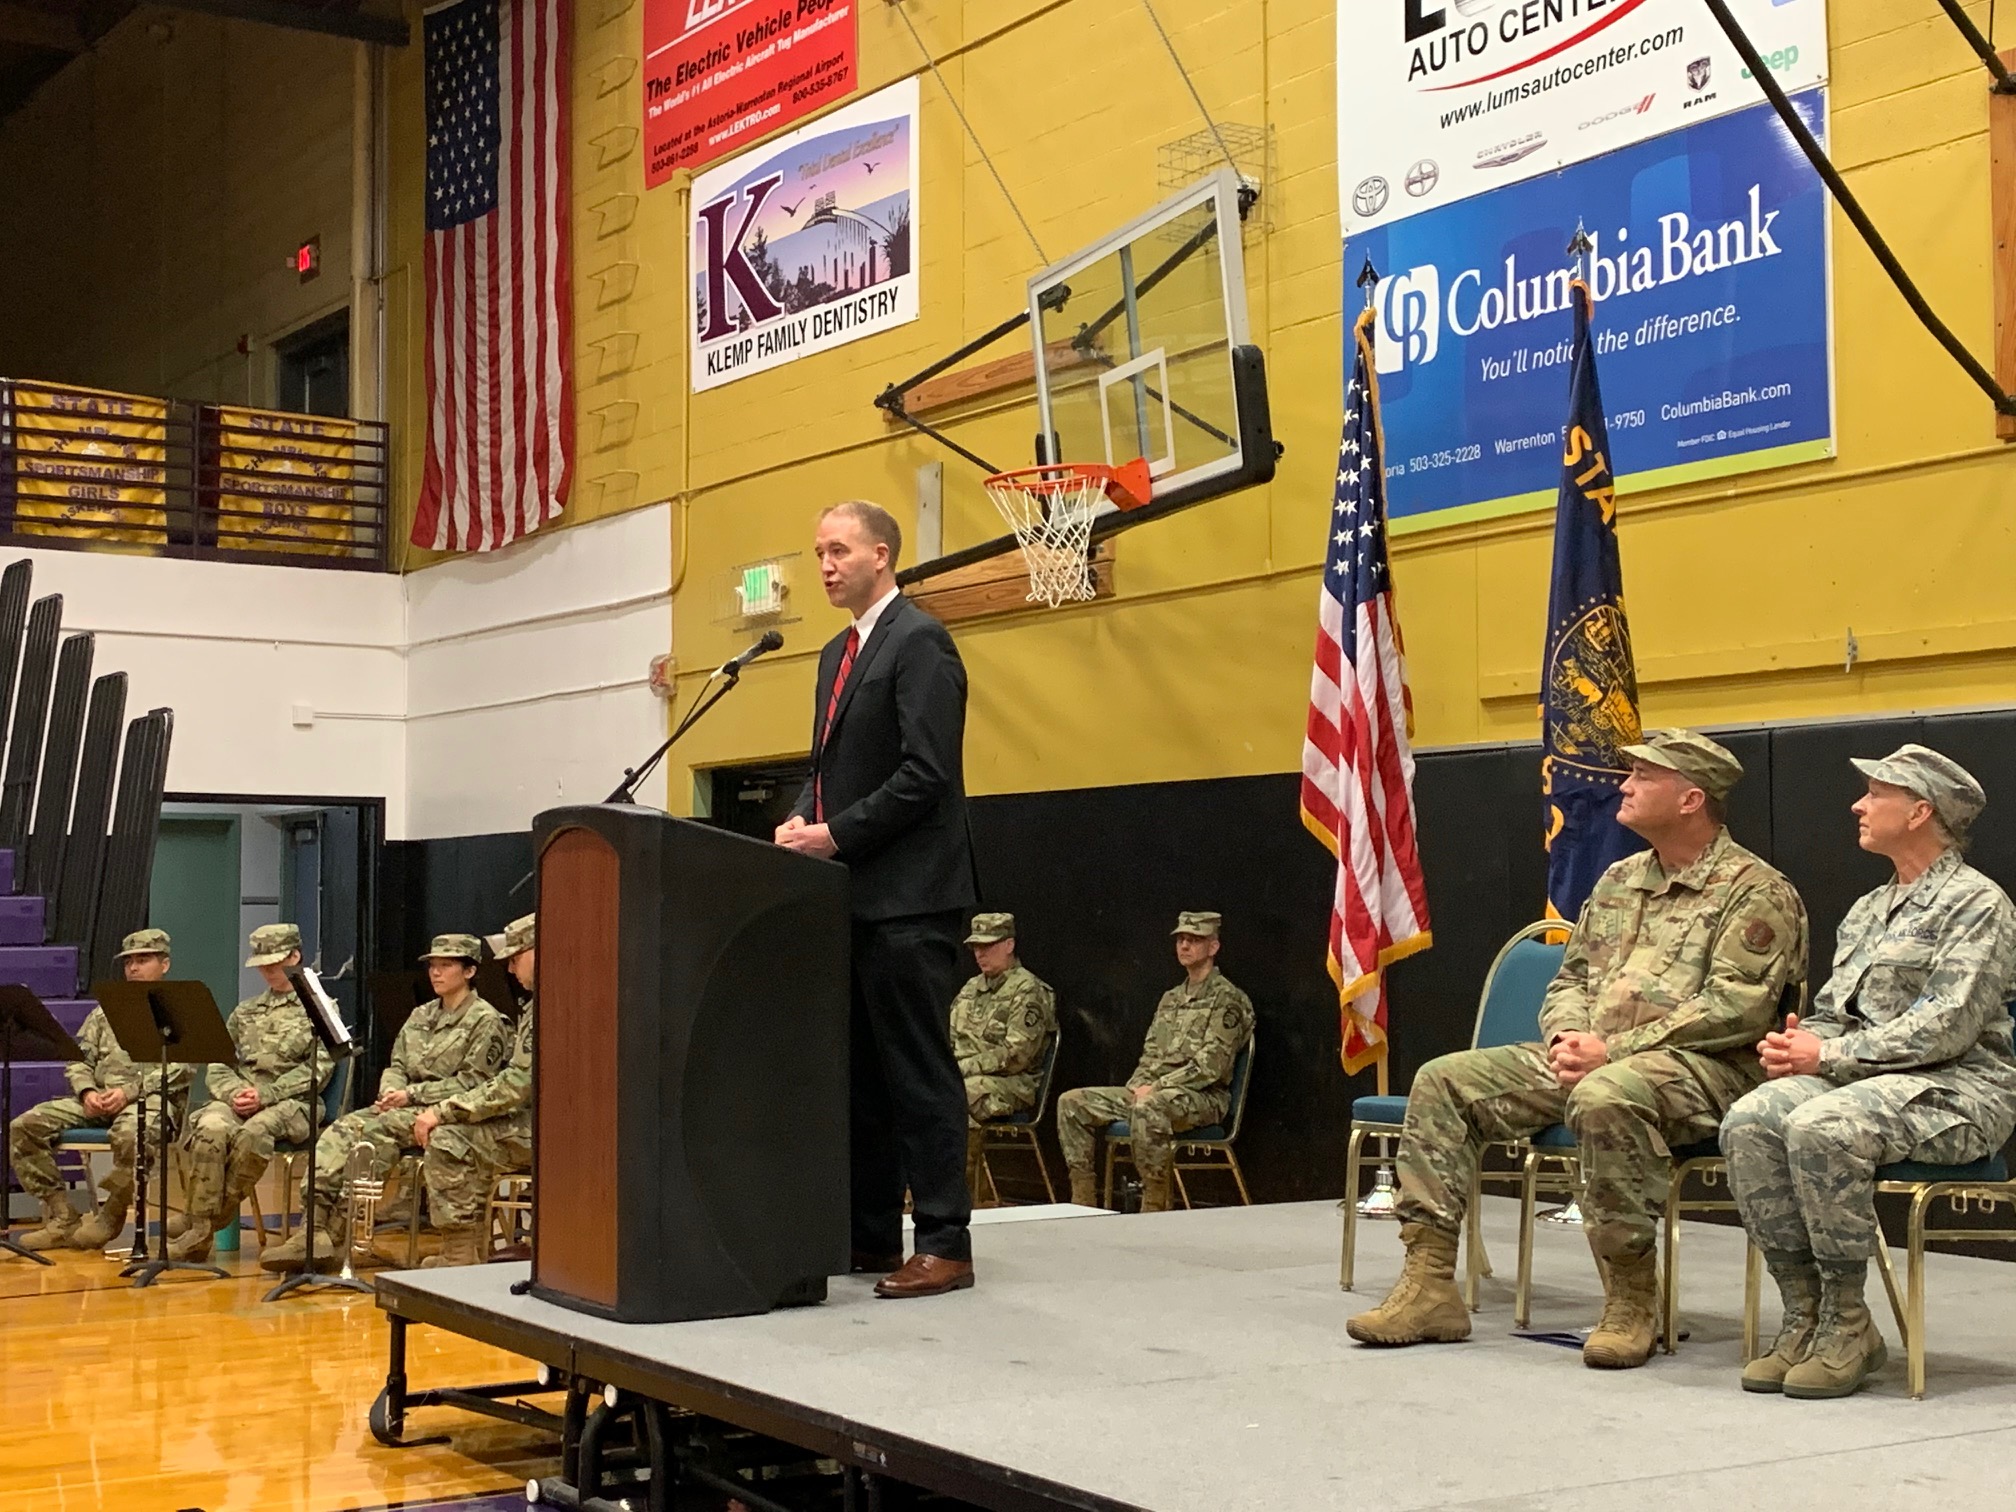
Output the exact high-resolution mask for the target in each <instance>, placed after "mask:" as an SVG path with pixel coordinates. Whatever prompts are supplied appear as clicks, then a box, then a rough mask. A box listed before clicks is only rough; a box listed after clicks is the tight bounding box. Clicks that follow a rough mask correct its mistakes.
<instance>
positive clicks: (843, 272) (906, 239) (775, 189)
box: [691, 79, 917, 393]
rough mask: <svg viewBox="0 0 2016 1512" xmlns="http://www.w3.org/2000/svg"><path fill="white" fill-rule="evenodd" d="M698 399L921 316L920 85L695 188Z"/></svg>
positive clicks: (832, 120)
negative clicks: (726, 385) (918, 255)
mask: <svg viewBox="0 0 2016 1512" xmlns="http://www.w3.org/2000/svg"><path fill="white" fill-rule="evenodd" d="M692 238H693V240H692V248H693V262H692V268H693V291H692V307H691V310H692V320H693V333H694V334H693V388H694V391H695V392H696V393H697V392H699V391H700V390H703V389H711V388H718V387H719V386H720V385H722V384H724V383H733V382H734V381H735V380H736V379H737V378H746V377H748V376H749V375H750V374H751V373H760V372H763V371H764V370H765V369H767V368H774V367H782V366H783V365H784V364H785V363H787V362H796V361H797V360H798V359H799V358H801V357H809V356H811V355H812V354H814V353H815V352H824V351H829V350H831V349H832V348H834V347H837V346H845V345H846V344H847V343H848V342H850V341H859V340H860V339H861V338H862V337H863V336H872V335H874V334H875V333H876V332H878V331H886V330H890V329H891V328H893V327H895V326H899V325H904V324H906V323H908V322H910V321H912V320H915V319H916V318H917V265H916V258H915V254H914V250H913V249H914V248H915V246H916V242H917V81H916V80H915V79H905V80H904V81H903V82H901V83H900V84H894V85H891V86H890V87H889V88H888V89H885V90H883V91H881V92H880V93H879V94H873V95H870V96H869V97H868V98H867V99H865V100H860V101H857V102H856V103H854V104H852V105H848V106H846V107H844V108H842V109H840V110H836V111H834V112H833V113H832V114H831V115H828V116H823V117H821V118H820V119H819V120H817V121H815V122H813V123H812V124H811V125H809V126H801V127H800V128H799V129H798V130H796V131H794V132H792V133H790V134H789V135H788V136H783V137H779V138H778V139H777V140H776V141H774V142H768V143H765V144H764V145H763V146H761V147H759V148H757V149H755V150H754V151H753V152H748V153H745V154H743V155H742V156H741V157H739V158H735V159H733V160H732V161H730V162H726V163H723V164H722V165H721V166H720V167H718V168H712V169H709V170H708V171H707V172H705V173H703V174H700V175H699V176H698V177H696V178H695V179H694V180H693V227H692Z"/></svg>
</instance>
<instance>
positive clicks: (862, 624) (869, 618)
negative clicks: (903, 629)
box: [854, 588, 903, 656]
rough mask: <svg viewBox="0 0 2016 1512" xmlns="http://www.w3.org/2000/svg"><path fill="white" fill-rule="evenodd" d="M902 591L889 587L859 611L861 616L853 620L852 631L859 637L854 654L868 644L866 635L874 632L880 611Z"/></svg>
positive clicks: (858, 652)
mask: <svg viewBox="0 0 2016 1512" xmlns="http://www.w3.org/2000/svg"><path fill="white" fill-rule="evenodd" d="M902 591H903V590H902V589H901V588H891V589H890V590H889V591H888V592H887V593H885V594H883V595H882V597H880V598H879V599H877V600H875V602H874V603H872V604H870V605H869V606H868V607H867V608H866V609H863V610H862V611H861V617H860V618H859V619H857V620H855V621H854V633H855V634H856V635H857V636H859V637H860V643H859V645H857V646H856V647H855V648H854V654H855V655H856V656H859V655H860V654H861V650H862V647H865V646H866V645H867V644H868V637H869V636H871V635H873V634H874V633H875V626H876V624H877V622H879V621H880V620H881V618H882V611H883V610H884V609H887V608H888V607H889V604H890V602H891V601H892V600H893V599H894V598H895V597H896V596H897V595H898V594H899V593H901V592H902Z"/></svg>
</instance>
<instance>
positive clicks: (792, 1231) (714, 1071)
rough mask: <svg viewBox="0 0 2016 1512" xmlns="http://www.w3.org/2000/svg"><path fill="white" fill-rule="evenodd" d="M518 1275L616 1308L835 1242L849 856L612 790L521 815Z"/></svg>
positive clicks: (535, 1286) (624, 1316) (738, 1279)
mask: <svg viewBox="0 0 2016 1512" xmlns="http://www.w3.org/2000/svg"><path fill="white" fill-rule="evenodd" d="M532 835H533V848H534V851H535V853H536V854H537V856H538V858H539V860H538V875H539V892H538V899H539V902H538V910H539V990H538V1005H539V1006H538V1012H539V1028H538V1042H537V1050H536V1054H535V1055H534V1058H533V1079H532V1105H533V1159H532V1171H533V1225H532V1291H533V1293H534V1294H535V1295H537V1296H539V1297H543V1298H545V1299H546V1300H548V1301H551V1302H556V1303H559V1304H560V1305H562V1306H564V1307H571V1308H576V1309H578V1310H580V1311H582V1312H589V1313H594V1314H597V1315H598V1316H601V1317H606V1318H615V1319H618V1320H620V1321H622V1322H626V1323H668V1322H677V1321H683V1320H685V1319H689V1318H722V1317H735V1316H740V1315H744V1314H749V1313H760V1312H766V1311H768V1310H769V1309H771V1308H773V1307H779V1306H784V1305H788V1304H793V1303H802V1302H817V1301H820V1300H822V1299H823V1298H824V1297H825V1295H826V1277H827V1276H829V1275H839V1274H844V1273H845V1271H846V1269H847V1264H848V1254H849V1251H848V1243H849V1230H848V1205H847V1097H848V1093H847V1044H848V1012H849V990H848V948H849V925H848V913H847V869H846V868H845V867H844V866H840V865H838V864H836V863H834V862H830V861H816V860H813V859H811V858H810V857H806V856H800V855H797V854H795V853H793V852H791V851H787V850H783V849H780V848H779V847H777V846H774V845H768V844H765V843H763V842H761V841H757V840H751V839H748V838H747V837H745V836H742V835H734V834H729V833H728V832H726V831H724V830H717V829H712V828H709V827H708V826H706V825H702V824H694V823H692V822H690V821H687V820H684V819H675V818H672V817H670V816H668V815H665V814H661V813H658V812H656V811H655V810H649V809H639V808H634V807H630V806H628V805H624V804H599V805H592V806H582V807H576V808H560V809H551V810H548V811H547V812H546V813H543V814H541V815H540V816H539V817H538V818H537V819H536V820H535V821H534V822H533V831H532Z"/></svg>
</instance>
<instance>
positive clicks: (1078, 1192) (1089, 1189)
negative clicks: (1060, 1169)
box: [1071, 1166, 1100, 1208]
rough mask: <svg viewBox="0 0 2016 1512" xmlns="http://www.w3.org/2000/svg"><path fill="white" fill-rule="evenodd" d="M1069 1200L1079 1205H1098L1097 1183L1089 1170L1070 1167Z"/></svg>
mask: <svg viewBox="0 0 2016 1512" xmlns="http://www.w3.org/2000/svg"><path fill="white" fill-rule="evenodd" d="M1071 1200H1072V1201H1073V1202H1075V1203H1077V1204H1078V1206H1079V1207H1093V1208H1096V1207H1098V1206H1099V1205H1100V1204H1099V1183H1098V1181H1097V1180H1096V1179H1095V1178H1094V1177H1093V1175H1092V1173H1091V1172H1090V1171H1081V1170H1079V1169H1078V1168H1077V1167H1076V1166H1073V1167H1072V1168H1071Z"/></svg>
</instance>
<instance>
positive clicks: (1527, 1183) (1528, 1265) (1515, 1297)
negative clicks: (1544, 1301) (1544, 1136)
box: [1512, 1150, 1540, 1328]
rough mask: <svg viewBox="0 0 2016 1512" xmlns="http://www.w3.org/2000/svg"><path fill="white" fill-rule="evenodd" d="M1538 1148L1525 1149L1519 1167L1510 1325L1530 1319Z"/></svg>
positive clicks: (1517, 1324) (1538, 1171)
mask: <svg viewBox="0 0 2016 1512" xmlns="http://www.w3.org/2000/svg"><path fill="white" fill-rule="evenodd" d="M1539 1181H1540V1152H1539V1151H1538V1150H1528V1151H1527V1152H1526V1158H1525V1160H1524V1161H1523V1162H1521V1164H1520V1167H1519V1279H1518V1282H1517V1284H1516V1285H1515V1286H1514V1287H1513V1292H1512V1326H1513V1327H1514V1328H1524V1327H1526V1326H1527V1324H1528V1323H1530V1322H1531V1321H1532V1319H1533V1211H1534V1209H1535V1208H1536V1207H1537V1206H1538V1205H1539V1190H1538V1189H1539Z"/></svg>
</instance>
